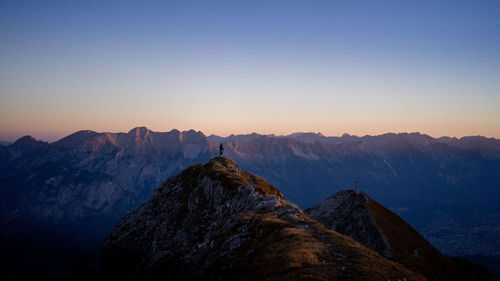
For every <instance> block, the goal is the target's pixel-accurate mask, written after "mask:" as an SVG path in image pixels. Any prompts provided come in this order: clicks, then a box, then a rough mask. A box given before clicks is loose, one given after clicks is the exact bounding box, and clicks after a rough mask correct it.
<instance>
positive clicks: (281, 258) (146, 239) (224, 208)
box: [101, 157, 426, 280]
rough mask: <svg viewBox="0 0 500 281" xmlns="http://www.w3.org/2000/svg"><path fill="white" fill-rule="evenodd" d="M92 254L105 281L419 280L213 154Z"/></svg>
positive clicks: (164, 188)
mask: <svg viewBox="0 0 500 281" xmlns="http://www.w3.org/2000/svg"><path fill="white" fill-rule="evenodd" d="M101 258H102V264H101V269H102V273H103V275H104V277H105V278H106V279H108V280H161V279H169V280H367V279H370V278H374V279H377V280H378V279H380V280H387V279H389V280H405V279H406V280H426V279H425V278H424V277H423V276H422V275H420V274H418V273H415V272H412V271H411V270H408V269H407V268H405V267H404V266H402V265H400V264H398V263H395V262H392V261H389V260H387V259H385V258H383V257H381V256H380V255H378V254H377V253H375V252H374V251H372V250H369V249H367V248H365V247H364V246H362V245H361V244H359V243H358V242H356V241H355V240H353V239H351V238H348V237H346V236H344V235H341V234H339V233H337V232H334V231H331V230H328V229H326V228H325V227H324V226H323V225H321V224H320V223H318V222H316V221H314V220H311V219H309V218H308V217H307V216H305V215H304V214H303V212H302V211H301V210H300V209H299V208H298V207H296V206H295V205H293V204H291V203H289V202H288V201H286V200H285V199H284V198H283V195H282V194H281V192H280V191H278V190H277V189H275V188H274V187H272V186H271V185H270V184H269V183H267V182H266V181H265V180H263V179H261V178H259V177H257V176H254V175H252V174H249V173H248V172H246V171H243V170H241V169H239V167H238V166H237V165H236V164H235V163H234V162H232V161H231V160H229V159H227V158H222V157H216V158H214V159H212V160H211V161H209V162H208V163H206V164H204V165H193V166H191V167H189V168H188V169H186V170H185V171H183V172H182V173H180V174H179V175H178V176H175V177H173V178H170V179H169V180H167V181H166V182H165V183H164V184H163V185H162V187H161V188H160V189H157V190H155V192H154V194H153V196H152V198H151V200H149V201H148V202H147V203H145V204H143V205H142V206H141V207H139V208H138V209H136V210H134V211H133V212H131V213H129V214H128V215H126V216H125V217H123V218H122V219H121V220H120V221H119V222H118V223H117V224H116V226H115V227H114V229H113V231H112V233H111V235H110V236H109V237H108V238H107V239H106V240H105V241H104V243H103V246H102V254H101Z"/></svg>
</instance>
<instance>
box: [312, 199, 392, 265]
mask: <svg viewBox="0 0 500 281" xmlns="http://www.w3.org/2000/svg"><path fill="white" fill-rule="evenodd" d="M368 200H369V199H368V196H367V195H366V194H364V193H363V192H360V191H353V190H344V191H340V192H338V193H336V194H335V195H334V196H332V197H330V198H328V199H327V200H325V201H323V202H321V203H320V204H318V206H316V207H314V208H311V209H307V210H306V213H307V215H308V216H309V217H311V218H313V219H315V220H317V221H319V222H321V223H322V224H323V225H324V226H326V227H327V228H329V229H331V230H335V231H337V232H340V233H342V234H345V235H347V236H349V237H352V238H354V239H355V240H356V241H359V242H360V243H361V244H363V245H365V246H366V247H368V248H370V249H372V250H375V251H377V252H378V253H379V254H381V255H382V256H383V257H386V258H390V257H391V256H392V251H391V245H390V244H389V241H388V239H387V237H386V236H385V234H384V232H382V230H381V229H380V228H379V227H378V226H377V224H376V222H375V220H374V218H373V216H372V215H371V213H370V210H369V209H368V208H366V204H367V203H368Z"/></svg>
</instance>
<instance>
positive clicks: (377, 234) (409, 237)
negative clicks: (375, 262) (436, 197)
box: [305, 190, 497, 280]
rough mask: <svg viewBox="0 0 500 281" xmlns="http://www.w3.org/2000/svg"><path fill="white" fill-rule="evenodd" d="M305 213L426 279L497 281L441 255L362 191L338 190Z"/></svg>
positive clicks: (468, 265) (396, 216)
mask: <svg viewBox="0 0 500 281" xmlns="http://www.w3.org/2000/svg"><path fill="white" fill-rule="evenodd" d="M305 213H306V214H307V215H308V216H309V217H311V218H312V219H315V220H317V221H318V222H320V223H322V224H324V225H325V226H326V227H328V228H329V229H331V230H335V231H338V232H340V233H342V234H345V235H347V236H349V237H352V238H354V239H356V240H357V241H359V242H360V243H361V244H363V245H365V246H366V247H368V248H370V249H373V250H375V251H377V252H378V253H379V254H381V255H382V256H384V257H386V258H388V259H390V260H393V261H396V262H398V263H401V264H403V265H404V266H406V267H407V268H409V269H410V270H413V271H415V272H419V273H422V274H423V275H424V276H425V277H426V278H427V279H429V280H497V279H496V278H495V277H494V276H493V275H491V274H490V273H489V272H488V271H487V270H485V269H482V268H480V267H477V266H475V265H473V264H471V263H468V262H466V261H464V260H458V259H450V258H448V257H446V256H444V255H442V254H441V253H439V252H438V251H437V250H436V249H435V248H434V247H433V246H432V245H431V244H430V243H429V242H427V241H426V240H425V239H424V238H423V237H422V235H420V234H419V233H418V232H417V231H416V230H415V229H414V228H412V227H411V226H410V225H409V224H408V223H406V222H405V221H404V220H403V219H402V218H400V217H399V216H398V215H396V214H395V213H393V212H391V211H390V210H388V209H386V208H385V207H384V206H382V205H380V204H379V203H377V202H376V201H375V200H373V199H371V198H370V197H369V196H368V195H366V194H365V193H364V192H361V191H358V190H356V191H355V190H344V191H340V192H338V193H336V194H335V195H333V196H332V197H330V198H328V199H327V200H325V201H323V202H321V203H320V204H318V206H316V207H314V208H311V209H307V210H306V211H305Z"/></svg>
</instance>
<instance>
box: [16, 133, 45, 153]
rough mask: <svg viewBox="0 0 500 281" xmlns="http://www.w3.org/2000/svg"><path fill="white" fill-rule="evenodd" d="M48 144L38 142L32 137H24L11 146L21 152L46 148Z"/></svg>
mask: <svg viewBox="0 0 500 281" xmlns="http://www.w3.org/2000/svg"><path fill="white" fill-rule="evenodd" d="M47 144H48V143H47V142H44V141H39V140H36V139H35V138H34V137H32V136H24V137H21V138H19V139H18V140H16V141H15V142H14V143H13V144H11V146H12V147H15V148H19V149H21V150H26V149H27V150H30V149H35V148H39V147H42V146H45V145H47Z"/></svg>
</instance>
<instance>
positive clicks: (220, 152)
mask: <svg viewBox="0 0 500 281" xmlns="http://www.w3.org/2000/svg"><path fill="white" fill-rule="evenodd" d="M222 152H224V147H223V146H222V143H221V144H220V145H219V156H222Z"/></svg>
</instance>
